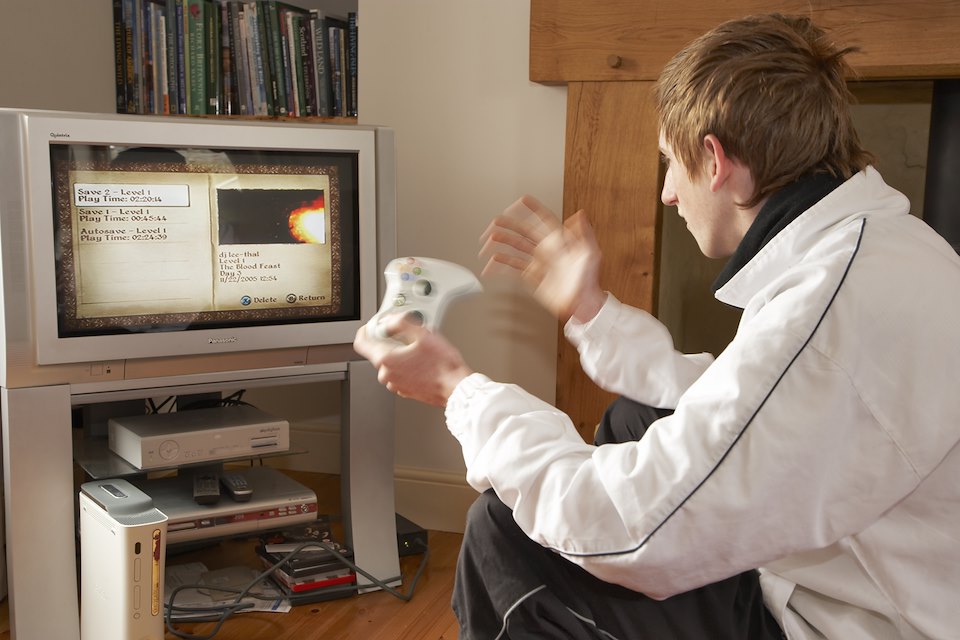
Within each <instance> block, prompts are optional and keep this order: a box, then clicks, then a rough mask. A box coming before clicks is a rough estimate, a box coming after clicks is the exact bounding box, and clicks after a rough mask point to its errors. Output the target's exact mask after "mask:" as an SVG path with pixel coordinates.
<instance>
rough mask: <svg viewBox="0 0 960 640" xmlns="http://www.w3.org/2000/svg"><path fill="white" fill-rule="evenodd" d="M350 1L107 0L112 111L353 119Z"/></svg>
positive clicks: (352, 14) (353, 45)
mask: <svg viewBox="0 0 960 640" xmlns="http://www.w3.org/2000/svg"><path fill="white" fill-rule="evenodd" d="M356 18H357V12H356V3H355V2H352V3H350V2H346V3H345V2H343V1H342V0H341V1H337V0H330V1H329V2H324V1H323V0H303V1H301V2H282V1H280V0H113V30H112V32H113V53H114V69H115V76H114V81H115V94H116V111H117V112H118V113H135V114H152V115H190V116H206V117H253V118H268V119H269V118H276V119H305V118H309V119H317V120H321V121H334V122H337V121H343V122H348V123H352V122H356V116H357V66H358V65H357V31H358V29H357V20H356Z"/></svg>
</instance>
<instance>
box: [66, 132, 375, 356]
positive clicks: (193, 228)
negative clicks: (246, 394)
mask: <svg viewBox="0 0 960 640" xmlns="http://www.w3.org/2000/svg"><path fill="white" fill-rule="evenodd" d="M50 157H51V176H52V178H53V184H52V187H53V203H54V206H53V216H54V234H55V242H56V270H55V273H56V280H57V283H56V285H57V324H58V333H59V335H60V337H72V336H89V335H109V334H123V333H128V332H142V331H190V330H196V329H209V328H218V327H239V326H254V325H268V324H270V325H276V324H296V323H302V322H317V321H335V320H359V319H360V308H359V293H360V291H359V286H360V282H359V278H358V274H359V264H358V245H357V240H358V235H357V234H358V223H359V209H358V193H357V154H356V153H355V152H336V153H334V152H304V151H289V150H283V151H278V150H248V149H232V150H231V149H196V148H189V147H186V148H180V147H156V148H151V147H125V146H117V145H91V144H51V145H50Z"/></svg>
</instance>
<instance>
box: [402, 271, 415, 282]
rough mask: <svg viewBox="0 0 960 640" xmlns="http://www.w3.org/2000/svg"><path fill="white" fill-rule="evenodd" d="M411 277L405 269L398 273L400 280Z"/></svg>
mask: <svg viewBox="0 0 960 640" xmlns="http://www.w3.org/2000/svg"><path fill="white" fill-rule="evenodd" d="M412 277H413V276H412V275H410V274H409V273H407V272H406V271H404V272H403V273H401V274H400V279H401V280H409V279H410V278H412Z"/></svg>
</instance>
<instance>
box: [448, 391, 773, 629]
mask: <svg viewBox="0 0 960 640" xmlns="http://www.w3.org/2000/svg"><path fill="white" fill-rule="evenodd" d="M667 413H669V412H666V411H663V410H658V409H652V408H650V407H647V406H644V405H640V404H637V403H634V402H632V401H629V400H625V399H620V400H618V401H616V402H614V403H613V404H612V405H611V406H610V408H609V409H607V412H606V413H605V414H604V418H603V422H602V423H601V425H600V427H599V429H598V430H597V437H596V440H597V444H603V443H608V442H622V441H626V440H636V439H639V438H640V437H642V435H643V433H644V431H645V430H646V427H647V426H648V425H649V424H650V423H652V422H653V421H654V420H656V419H657V418H659V417H661V416H662V415H666V414H667ZM453 609H454V612H455V613H456V615H457V618H458V619H459V621H460V640H494V639H500V640H505V639H507V638H510V639H512V640H534V639H536V640H552V639H556V640H615V639H616V640H647V639H649V640H674V639H677V640H680V639H683V640H780V639H781V638H782V637H783V635H782V633H781V631H780V629H779V627H778V626H777V623H776V622H775V621H774V619H773V618H772V616H771V615H770V613H769V612H768V611H767V609H766V607H765V606H764V604H763V596H762V594H761V592H760V584H759V582H758V578H757V574H756V572H755V571H749V572H746V573H743V574H740V575H738V576H734V577H732V578H728V579H726V580H724V581H722V582H718V583H715V584H712V585H707V586H705V587H702V588H700V589H696V590H693V591H689V592H687V593H682V594H679V595H676V596H673V597H671V598H668V599H667V600H663V601H658V600H652V599H650V598H648V597H646V596H644V595H642V594H640V593H637V592H635V591H631V590H629V589H625V588H623V587H620V586H617V585H612V584H609V583H606V582H603V581H601V580H598V579H597V578H595V577H593V576H592V575H590V574H589V573H587V572H586V571H584V570H583V569H581V568H580V567H578V566H577V565H575V564H573V563H571V562H569V561H567V560H566V559H564V558H563V557H561V556H559V555H557V554H556V553H554V552H552V551H550V550H548V549H545V548H543V547H541V546H540V545H539V544H537V543H535V542H533V541H532V540H530V539H529V538H528V537H527V536H526V534H524V533H523V531H521V530H520V528H519V527H518V526H517V524H516V523H515V522H514V520H513V514H512V512H511V511H510V509H508V508H507V507H506V506H505V505H504V504H503V503H502V502H500V500H499V499H498V498H497V497H496V495H495V494H494V493H493V492H492V491H488V492H486V493H484V494H483V495H481V496H480V497H479V498H478V499H477V501H476V502H475V503H474V505H473V506H472V507H471V508H470V511H469V514H468V516H467V527H466V530H465V533H464V539H463V547H462V549H461V552H460V559H459V562H458V565H457V579H456V585H455V587H454V593H453Z"/></svg>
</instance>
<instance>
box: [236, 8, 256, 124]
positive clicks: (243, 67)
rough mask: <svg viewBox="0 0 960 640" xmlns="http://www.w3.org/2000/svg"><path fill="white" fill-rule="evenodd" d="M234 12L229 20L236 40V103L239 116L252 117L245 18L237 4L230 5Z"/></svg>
mask: <svg viewBox="0 0 960 640" xmlns="http://www.w3.org/2000/svg"><path fill="white" fill-rule="evenodd" d="M231 7H233V8H234V9H235V11H236V13H235V15H234V16H231V19H232V20H234V21H235V23H236V24H235V27H234V28H235V30H236V34H237V38H236V41H235V43H234V44H235V46H236V49H235V54H236V61H237V102H238V104H239V105H240V114H241V115H253V111H252V109H253V100H252V99H251V97H250V96H251V92H250V65H249V60H248V58H247V38H246V26H245V25H246V18H245V17H244V10H243V7H242V6H241V5H240V3H239V2H237V3H234V4H233V5H231Z"/></svg>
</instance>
